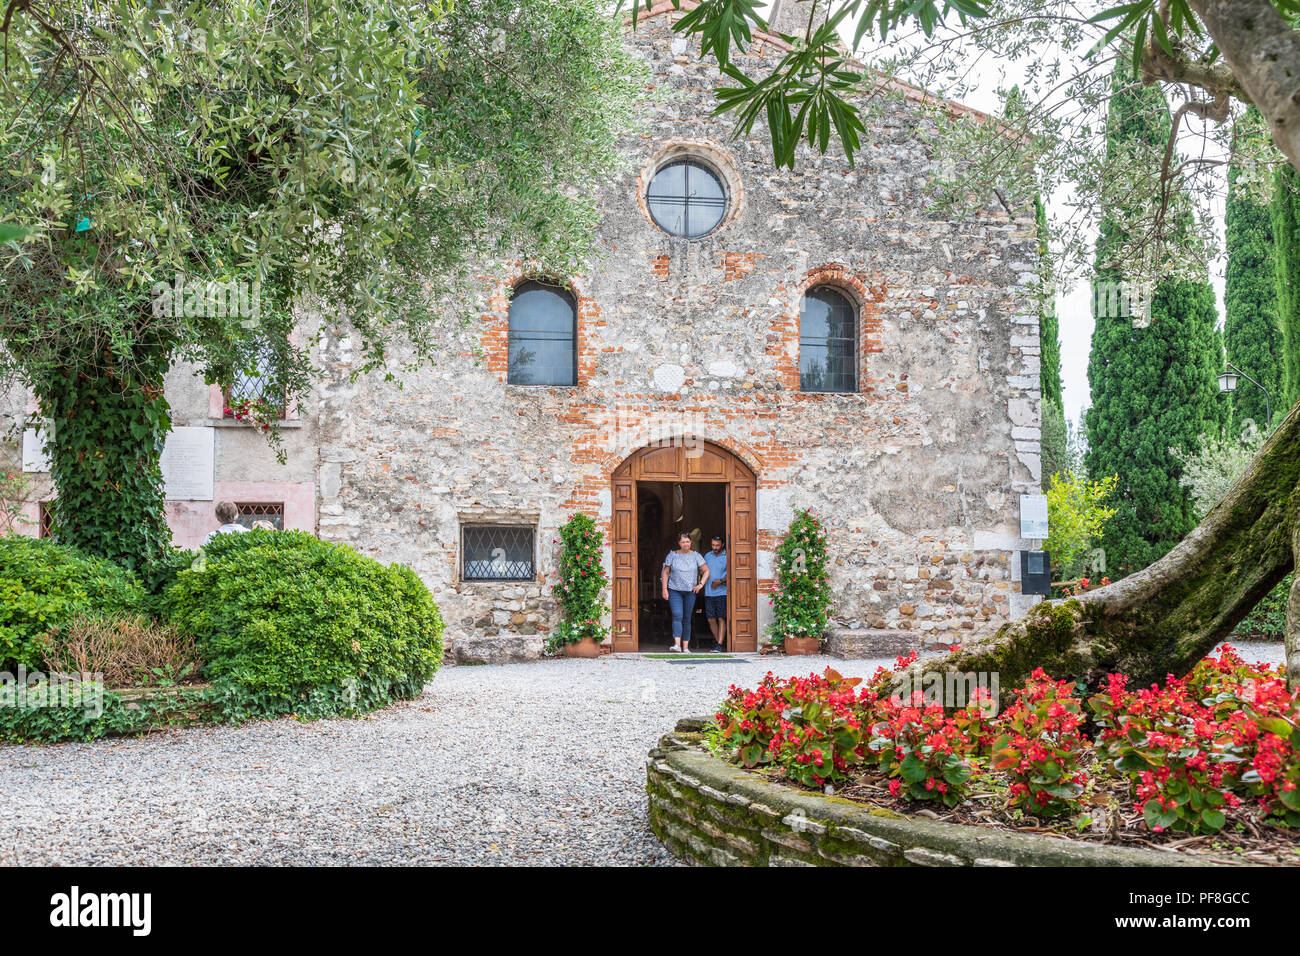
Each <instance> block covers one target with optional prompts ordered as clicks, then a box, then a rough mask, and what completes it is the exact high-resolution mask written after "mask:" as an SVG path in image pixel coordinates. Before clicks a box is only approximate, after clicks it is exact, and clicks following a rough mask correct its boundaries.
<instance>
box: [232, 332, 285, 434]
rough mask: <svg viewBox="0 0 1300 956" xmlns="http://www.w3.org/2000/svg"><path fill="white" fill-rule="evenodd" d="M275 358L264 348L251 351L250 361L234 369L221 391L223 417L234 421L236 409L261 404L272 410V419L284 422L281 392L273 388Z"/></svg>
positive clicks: (260, 347) (264, 346)
mask: <svg viewBox="0 0 1300 956" xmlns="http://www.w3.org/2000/svg"><path fill="white" fill-rule="evenodd" d="M274 362H275V355H274V353H273V352H272V351H271V349H270V348H268V347H267V346H266V345H260V346H258V347H257V348H256V349H254V352H253V356H252V361H251V362H250V363H249V364H248V365H247V366H244V367H239V368H236V369H235V371H234V374H233V375H232V376H231V380H230V382H229V383H228V384H227V385H226V386H225V388H224V389H223V393H224V395H225V408H226V412H225V416H224V417H226V418H234V417H235V411H236V406H237V405H242V404H244V403H245V402H255V401H263V402H266V404H268V405H270V406H271V407H272V408H274V409H275V410H276V417H278V418H284V417H285V415H284V412H285V404H286V403H285V398H284V389H283V388H281V387H280V386H278V385H277V384H276V376H275V374H274V371H275V369H274Z"/></svg>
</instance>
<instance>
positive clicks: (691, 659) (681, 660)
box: [641, 652, 745, 664]
mask: <svg viewBox="0 0 1300 956" xmlns="http://www.w3.org/2000/svg"><path fill="white" fill-rule="evenodd" d="M641 656H642V657H648V658H650V659H651V660H653V661H671V662H672V663H674V664H688V663H700V662H703V663H706V664H711V663H713V662H714V661H717V662H719V663H722V664H743V663H745V659H744V658H743V657H727V656H725V655H723V654H706V653H703V652H701V653H699V654H642V655H641Z"/></svg>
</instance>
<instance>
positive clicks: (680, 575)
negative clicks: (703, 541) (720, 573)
mask: <svg viewBox="0 0 1300 956" xmlns="http://www.w3.org/2000/svg"><path fill="white" fill-rule="evenodd" d="M701 571H703V572H704V577H700V572H701ZM707 580H709V568H708V565H706V564H705V563H704V558H702V557H700V555H699V552H696V551H692V550H691V536H690V535H689V534H683V535H679V536H678V538H677V550H676V551H669V552H668V557H666V558H664V571H663V587H664V600H665V601H667V602H668V607H669V609H670V610H671V611H672V614H673V646H672V647H670V648H668V650H670V651H677V652H680V653H684V654H689V653H690V652H691V617H692V615H694V613H695V595H697V594H699V593H700V590H701V589H702V588H703V587H704V582H705V581H707Z"/></svg>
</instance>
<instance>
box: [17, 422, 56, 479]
mask: <svg viewBox="0 0 1300 956" xmlns="http://www.w3.org/2000/svg"><path fill="white" fill-rule="evenodd" d="M49 470H50V458H49V456H48V455H46V454H45V430H44V429H43V428H24V429H23V471H27V472H44V471H49Z"/></svg>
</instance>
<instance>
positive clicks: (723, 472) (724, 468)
mask: <svg viewBox="0 0 1300 956" xmlns="http://www.w3.org/2000/svg"><path fill="white" fill-rule="evenodd" d="M685 458H686V477H687V478H688V479H694V480H696V481H726V480H728V479H729V478H730V477H731V461H730V459H728V458H724V457H723V456H722V455H719V454H718V453H717V452H715V451H712V450H710V449H708V448H702V447H697V448H688V449H687V450H686V455H685Z"/></svg>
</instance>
